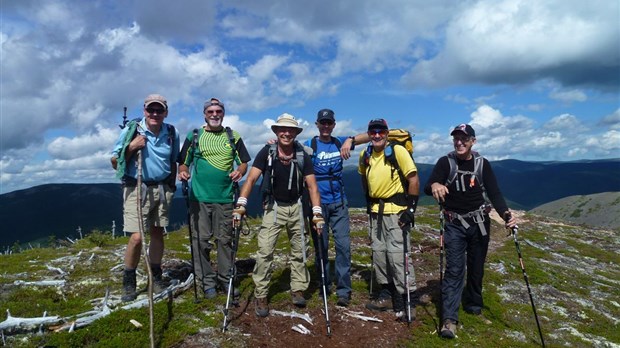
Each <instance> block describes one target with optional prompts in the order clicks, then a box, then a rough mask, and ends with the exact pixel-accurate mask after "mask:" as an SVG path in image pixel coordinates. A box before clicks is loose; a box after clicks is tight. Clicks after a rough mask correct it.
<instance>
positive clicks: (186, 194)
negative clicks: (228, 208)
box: [182, 180, 200, 303]
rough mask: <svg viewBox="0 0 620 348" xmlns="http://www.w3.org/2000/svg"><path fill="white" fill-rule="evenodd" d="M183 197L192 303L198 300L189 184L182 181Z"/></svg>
mask: <svg viewBox="0 0 620 348" xmlns="http://www.w3.org/2000/svg"><path fill="white" fill-rule="evenodd" d="M182 183H183V196H184V197H185V206H186V207H187V230H188V232H189V253H190V255H191V258H192V274H193V275H194V303H198V302H200V301H199V300H198V287H197V286H196V267H195V265H194V238H193V237H194V234H193V233H192V221H191V215H190V211H189V184H188V182H187V180H183V181H182Z"/></svg>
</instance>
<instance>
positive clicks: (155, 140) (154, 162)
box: [112, 118, 180, 181]
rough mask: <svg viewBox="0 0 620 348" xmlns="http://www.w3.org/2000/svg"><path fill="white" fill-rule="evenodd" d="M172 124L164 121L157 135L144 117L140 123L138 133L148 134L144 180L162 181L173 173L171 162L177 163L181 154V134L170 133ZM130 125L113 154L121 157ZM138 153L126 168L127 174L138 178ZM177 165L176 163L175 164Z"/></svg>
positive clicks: (144, 150)
mask: <svg viewBox="0 0 620 348" xmlns="http://www.w3.org/2000/svg"><path fill="white" fill-rule="evenodd" d="M171 128H172V125H169V124H167V123H162V126H161V130H160V132H159V135H155V134H154V133H153V132H151V131H150V130H148V128H147V126H146V121H145V119H144V118H142V120H141V121H140V122H139V123H138V130H137V131H138V134H140V135H144V136H146V145H145V147H144V148H143V149H142V180H144V181H162V180H164V179H166V178H167V177H168V176H169V175H170V174H171V173H172V167H171V164H175V163H176V160H177V157H178V155H179V148H180V145H179V144H180V142H179V134H178V132H174V137H172V136H171V134H170V133H169V132H170V130H171ZM127 131H128V127H125V128H124V129H123V130H122V131H121V134H120V136H119V137H118V139H117V141H116V144H114V150H112V155H113V156H117V157H119V154H120V152H121V151H122V149H123V140H124V139H125V133H127ZM137 158H138V155H137V153H136V154H134V155H133V156H132V158H131V159H130V160H129V161H128V163H127V166H126V168H125V174H126V175H128V176H130V177H132V178H134V179H137V178H138V168H137V166H136V159H137ZM175 165H176V164H175Z"/></svg>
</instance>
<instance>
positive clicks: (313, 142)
mask: <svg viewBox="0 0 620 348" xmlns="http://www.w3.org/2000/svg"><path fill="white" fill-rule="evenodd" d="M318 138H319V136H318V135H315V136H313V137H312V139H310V148H312V158H316V150H317V144H316V142H317V141H318V140H317V139H318Z"/></svg>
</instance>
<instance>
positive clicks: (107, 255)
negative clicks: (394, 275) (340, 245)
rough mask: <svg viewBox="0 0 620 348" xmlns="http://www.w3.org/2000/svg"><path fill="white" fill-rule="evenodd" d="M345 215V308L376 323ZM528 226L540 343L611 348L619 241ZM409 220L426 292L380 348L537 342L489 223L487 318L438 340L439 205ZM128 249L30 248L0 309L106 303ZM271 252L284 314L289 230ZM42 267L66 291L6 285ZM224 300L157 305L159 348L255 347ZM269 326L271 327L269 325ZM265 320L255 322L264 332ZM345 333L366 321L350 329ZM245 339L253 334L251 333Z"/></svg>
mask: <svg viewBox="0 0 620 348" xmlns="http://www.w3.org/2000/svg"><path fill="white" fill-rule="evenodd" d="M351 215H352V221H356V223H352V226H353V229H352V233H351V239H352V248H353V253H352V259H353V261H352V263H353V265H352V267H353V277H352V278H353V289H354V295H353V298H352V303H351V306H350V309H351V310H356V311H362V312H364V315H373V313H371V312H368V311H367V310H365V309H364V304H365V302H366V301H367V300H368V291H369V283H368V281H369V276H370V272H369V265H370V264H371V259H370V247H369V245H368V242H367V240H368V231H367V227H366V225H365V224H364V222H365V221H366V218H365V216H364V212H363V211H357V210H353V209H352V212H351ZM529 217H532V219H529ZM524 219H527V220H526V221H524V222H523V223H522V224H521V225H522V226H521V229H520V235H519V241H520V246H521V249H522V253H523V261H524V264H525V267H526V270H527V274H528V277H529V281H530V286H531V288H532V291H533V294H534V300H535V301H536V302H535V303H536V306H537V310H538V316H539V319H540V323H541V326H542V330H543V333H544V335H545V341H546V344H547V346H550V347H553V346H565V345H568V346H575V347H589V346H605V345H606V344H619V342H620V333H619V332H620V328H619V327H618V325H619V322H620V319H619V318H620V305H618V304H617V303H618V298H620V290H619V287H618V279H620V258H619V255H618V253H617V250H618V247H620V246H619V245H618V244H619V243H620V242H618V234H617V233H616V234H615V235H614V234H613V233H612V234H609V233H608V232H605V233H603V232H601V231H599V232H600V233H597V231H594V230H593V231H584V229H583V228H582V227H575V226H558V225H555V224H552V223H549V222H548V221H546V220H545V219H544V218H541V217H537V216H532V215H527V216H526V217H524ZM416 223H417V229H416V231H414V232H413V233H412V249H413V250H414V251H413V252H412V254H411V257H412V258H413V260H414V267H415V275H416V279H417V284H418V290H419V293H420V294H421V295H422V298H421V301H420V302H419V303H418V305H417V308H416V309H417V319H416V321H415V322H414V323H413V324H411V325H410V326H407V325H404V324H400V323H391V322H384V323H382V324H380V325H378V327H379V329H378V330H379V331H380V332H386V331H389V330H399V332H401V333H402V332H403V331H401V330H404V335H401V336H399V338H397V339H395V340H394V341H389V342H388V343H387V344H385V345H384V346H407V347H440V346H442V347H443V346H461V347H479V346H488V347H531V346H536V345H539V342H540V338H539V337H538V330H537V327H536V322H535V320H534V316H533V312H532V307H531V304H530V301H529V297H528V294H527V288H526V286H525V282H524V279H523V274H522V271H521V267H520V264H519V259H518V256H517V253H516V249H515V246H514V242H513V240H512V238H511V237H506V235H505V230H503V228H502V227H501V226H500V225H498V224H496V223H494V225H493V232H492V233H493V234H492V246H491V250H490V252H489V256H488V259H487V270H486V274H485V282H484V287H485V288H484V300H485V307H484V310H483V312H484V316H485V318H486V319H488V321H490V323H488V322H486V320H483V319H482V318H480V317H477V316H473V315H469V314H466V313H463V312H462V311H461V312H460V314H459V319H460V323H459V328H458V331H457V336H458V338H457V339H455V340H451V341H447V340H444V339H441V338H439V337H438V335H437V332H436V330H437V326H438V324H439V319H438V310H437V303H438V302H437V301H438V291H437V288H438V284H439V281H438V268H439V266H438V263H439V248H438V228H439V225H438V212H437V208H436V207H420V209H419V213H418V215H417V218H416ZM258 225H259V221H257V220H256V219H254V220H251V221H250V229H251V231H250V233H249V234H248V235H242V237H241V242H240V249H239V253H238V258H239V259H248V258H252V256H253V253H254V252H255V249H256V232H257V230H258ZM308 241H310V240H308ZM126 242H127V237H120V238H116V239H112V238H111V237H110V236H107V237H106V238H103V239H102V238H101V236H98V237H97V238H96V239H94V240H93V239H89V238H84V239H83V240H80V241H78V242H77V243H76V244H73V245H71V246H68V247H62V248H55V249H52V248H37V249H32V250H26V251H24V252H21V253H17V254H12V255H3V256H0V270H1V272H2V273H1V276H0V286H1V287H2V293H1V294H0V311H2V312H5V311H6V310H7V309H8V310H10V312H11V314H12V315H13V316H16V317H37V316H41V315H42V314H43V312H44V311H47V315H59V316H73V315H77V314H78V313H81V312H85V311H88V310H92V308H93V304H91V302H90V300H91V299H93V298H101V297H103V295H104V294H105V291H106V289H109V290H110V291H111V292H113V293H117V294H119V293H120V289H121V277H120V275H121V272H120V271H118V270H115V271H113V270H112V269H113V268H114V267H115V266H118V265H119V264H121V263H122V252H123V246H124V245H125V243H126ZM165 242H166V253H165V256H164V260H170V259H180V260H189V258H190V252H189V247H188V231H187V228H182V229H180V230H178V231H175V232H171V233H169V234H168V236H167V237H166V239H165ZM614 246H615V248H614ZM276 249H277V251H276V253H277V255H279V256H280V258H279V260H278V261H277V262H276V268H275V270H274V273H273V281H272V284H271V287H270V290H269V293H270V302H271V305H272V308H274V307H275V308H279V307H286V306H287V305H288V302H289V301H290V295H289V292H288V291H289V279H290V272H289V271H288V269H287V267H286V255H287V254H288V238H287V236H286V234H284V233H283V234H281V235H280V238H279V240H278V243H277V247H276ZM80 252H81V256H80V257H79V258H78V260H77V262H74V263H73V267H72V268H68V267H67V265H68V264H69V263H70V261H66V262H64V261H58V260H59V259H60V258H63V257H65V258H67V259H69V258H71V257H76V255H78V254H79V253H80ZM333 257H334V254H333V242H332V243H331V248H330V259H331V262H332V263H333ZM308 258H309V260H308V264H307V267H308V270H309V271H310V273H311V276H312V284H311V289H310V290H309V291H308V295H309V296H308V299H309V301H308V308H307V311H309V312H311V313H315V314H314V317H315V321H316V323H315V325H314V327H313V330H314V331H317V332H318V333H316V335H318V336H321V338H322V337H323V336H324V333H323V332H322V330H323V329H322V326H321V325H324V321H323V318H322V314H321V309H322V308H323V302H322V300H321V299H320V298H319V297H318V296H316V293H317V290H318V289H317V286H318V285H317V282H316V280H317V279H318V275H317V274H316V272H315V271H314V257H313V250H312V248H310V249H309V252H308ZM89 259H90V261H89ZM54 260H56V261H54ZM142 263H143V262H141V263H140V264H141V265H142ZM46 265H51V266H53V267H58V268H61V269H63V270H64V271H65V272H67V275H66V276H65V277H64V279H65V280H66V282H67V283H66V285H65V286H64V287H63V288H55V287H51V288H48V287H27V286H15V285H13V283H14V281H16V280H29V281H32V280H41V279H50V278H53V277H56V278H60V276H59V275H58V274H57V273H56V272H54V271H52V270H50V269H48V268H47V267H46ZM332 269H333V267H332ZM239 288H240V289H241V291H242V299H247V298H250V297H251V296H252V292H253V289H254V286H253V282H252V279H251V277H249V276H247V275H242V276H240V284H239ZM225 300H226V297H225V296H223V295H220V296H218V297H217V298H216V299H215V300H210V301H209V300H202V301H200V302H198V303H195V302H194V293H193V290H190V291H186V292H185V293H183V294H181V295H180V296H179V297H177V298H175V299H174V301H172V302H160V303H157V304H156V305H155V308H154V312H155V328H154V331H155V336H156V340H157V345H158V346H160V347H175V346H183V344H184V342H190V341H192V340H195V339H196V338H197V337H199V336H200V335H203V336H205V337H207V339H208V341H209V342H212V344H214V345H215V346H223V347H239V346H249V345H252V344H251V342H254V341H252V338H251V337H249V336H248V333H247V332H244V331H243V330H244V326H242V325H238V326H237V324H238V323H236V322H233V324H232V325H231V329H230V330H229V332H227V333H226V334H222V333H220V328H221V324H222V320H223V314H222V311H221V309H222V306H223V304H224V302H225ZM614 301H615V302H614ZM614 303H615V304H614ZM237 310H240V311H242V312H241V313H242V314H241V315H242V316H243V318H245V315H249V316H250V317H251V318H250V319H247V320H248V323H249V325H250V326H252V325H254V326H256V325H258V322H257V321H256V320H257V319H255V318H254V314H253V307H252V306H251V305H250V306H249V307H246V308H245V309H244V308H243V306H242V307H241V309H237ZM244 313H245V314H244ZM336 313H337V312H336ZM130 319H135V320H137V321H138V322H140V323H142V324H143V325H144V327H142V328H141V329H138V328H136V327H135V326H133V325H132V324H130V323H129V320H130ZM272 320H273V321H272V322H275V319H272ZM332 320H333V323H334V325H338V324H340V323H339V320H340V319H339V317H338V316H337V315H336V314H334V317H333V319H332ZM148 322H149V318H148V309H147V308H141V309H134V310H116V311H113V312H112V314H111V315H109V316H107V317H105V318H103V319H100V320H98V321H96V322H94V323H93V324H91V325H89V326H87V327H85V328H82V329H78V330H76V331H75V332H72V333H69V332H61V333H52V332H47V333H45V334H43V335H33V334H29V335H23V334H22V335H15V336H10V337H7V344H9V345H10V346H16V347H40V346H50V347H121V346H133V347H146V346H148V344H149V336H148ZM264 323H265V322H264V321H263V322H261V325H262V324H264ZM350 325H362V324H359V323H357V322H351V324H350ZM372 326H373V325H368V326H365V329H364V328H360V329H359V330H360V331H363V330H366V331H368V330H370V328H371V327H372ZM379 331H377V332H379ZM281 332H282V335H288V336H289V337H290V339H291V340H295V341H297V343H298V345H307V346H315V344H314V343H317V342H322V341H319V340H318V336H312V337H305V336H301V335H299V334H297V333H295V332H293V331H291V330H290V329H289V328H286V327H283V328H282V330H281ZM575 332H578V333H579V334H576V333H575ZM252 335H257V333H255V332H252ZM339 335H340V336H342V331H340V333H339V332H335V333H334V335H333V337H332V339H331V341H326V342H332V345H333V346H342V344H345V345H346V341H345V343H342V342H343V341H338V336H339ZM341 339H342V338H341ZM336 342H339V344H340V345H338V344H336ZM384 343H385V342H384ZM266 344H267V343H266ZM317 344H318V343H317ZM186 346H191V345H186ZM327 346H329V345H327Z"/></svg>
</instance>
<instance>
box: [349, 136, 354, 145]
mask: <svg viewBox="0 0 620 348" xmlns="http://www.w3.org/2000/svg"><path fill="white" fill-rule="evenodd" d="M349 139H351V144H353V145H355V137H354V136H350V137H349Z"/></svg>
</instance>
